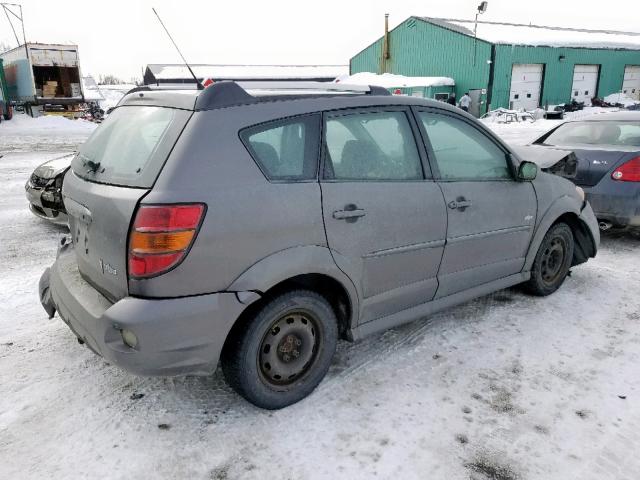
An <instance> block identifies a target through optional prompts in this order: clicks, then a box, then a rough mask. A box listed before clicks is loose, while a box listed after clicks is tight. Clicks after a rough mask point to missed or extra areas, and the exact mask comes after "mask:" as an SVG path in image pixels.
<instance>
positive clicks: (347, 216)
mask: <svg viewBox="0 0 640 480" xmlns="http://www.w3.org/2000/svg"><path fill="white" fill-rule="evenodd" d="M366 214H367V212H365V211H364V210H363V209H361V208H358V207H357V206H356V205H354V204H352V203H350V204H349V205H345V207H344V210H336V211H335V212H333V218H335V219H336V220H346V221H352V222H355V221H356V220H357V219H358V218H360V217H364V216H365V215H366Z"/></svg>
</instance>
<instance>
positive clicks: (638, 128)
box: [542, 120, 640, 146]
mask: <svg viewBox="0 0 640 480" xmlns="http://www.w3.org/2000/svg"><path fill="white" fill-rule="evenodd" d="M542 143H544V144H545V145H557V146H566V145H576V144H586V145H625V146H640V122H620V121H612V120H611V121H610V120H607V121H597V122H594V121H591V122H568V123H565V124H563V125H560V126H559V127H558V128H557V129H556V130H554V131H553V132H551V134H550V135H549V136H548V137H546V138H545V139H543V140H542Z"/></svg>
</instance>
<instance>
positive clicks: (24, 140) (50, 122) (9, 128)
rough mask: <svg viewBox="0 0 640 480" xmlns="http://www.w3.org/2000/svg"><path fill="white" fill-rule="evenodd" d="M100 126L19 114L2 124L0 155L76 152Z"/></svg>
mask: <svg viewBox="0 0 640 480" xmlns="http://www.w3.org/2000/svg"><path fill="white" fill-rule="evenodd" d="M97 126H98V125H97V124H96V123H92V122H87V121H86V120H69V119H67V118H65V117H60V116H42V117H38V118H31V117H30V116H28V115H25V114H23V113H16V114H14V116H13V119H12V120H10V121H7V122H2V123H0V153H5V152H12V151H14V152H20V151H22V152H32V151H37V150H47V151H61V150H64V151H73V150H76V149H77V148H78V145H80V144H82V143H83V142H84V141H85V140H86V139H87V137H88V136H89V135H91V132H93V130H94V129H95V128H96V127H97Z"/></svg>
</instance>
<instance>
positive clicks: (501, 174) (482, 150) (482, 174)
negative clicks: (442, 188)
mask: <svg viewBox="0 0 640 480" xmlns="http://www.w3.org/2000/svg"><path fill="white" fill-rule="evenodd" d="M419 117H420V120H421V122H422V124H423V125H424V129H425V130H426V132H427V136H428V137H429V141H430V142H431V147H432V149H433V153H434V156H435V162H436V164H437V166H438V170H439V171H440V177H441V178H442V179H444V180H491V179H510V178H512V177H511V173H510V169H509V164H508V163H507V157H506V155H505V153H504V152H503V151H502V149H500V148H499V147H498V146H497V145H496V144H495V143H494V142H493V141H491V140H490V139H489V138H487V137H486V136H485V135H483V134H482V133H481V132H480V131H479V130H477V129H476V128H474V127H473V126H471V125H470V124H468V123H467V122H464V121H462V120H459V119H457V118H454V117H451V116H448V115H441V114H437V113H430V112H420V113H419Z"/></svg>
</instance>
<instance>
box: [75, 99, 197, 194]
mask: <svg viewBox="0 0 640 480" xmlns="http://www.w3.org/2000/svg"><path fill="white" fill-rule="evenodd" d="M190 114H191V112H189V111H186V110H178V109H175V108H165V107H149V106H134V107H128V106H127V107H120V108H116V109H115V110H114V111H113V113H112V114H111V115H109V117H108V118H107V119H106V121H105V122H104V123H103V124H102V125H100V127H98V128H97V129H96V130H95V132H93V134H92V135H91V136H90V137H89V139H88V140H87V141H86V142H85V143H84V145H82V147H81V148H80V151H79V152H78V155H77V156H76V157H75V158H74V160H73V162H72V163H71V167H72V169H73V171H74V173H75V174H76V175H78V176H79V177H81V178H84V179H86V180H90V181H93V182H98V183H108V184H113V185H126V186H132V187H143V188H150V187H151V186H152V185H153V182H155V179H156V177H157V176H158V174H159V173H160V170H161V169H162V166H163V165H164V162H165V160H166V159H167V156H168V155H169V152H170V151H171V149H172V148H173V145H174V144H175V142H176V140H177V139H178V136H179V135H180V132H181V131H182V129H183V128H184V125H185V124H186V122H187V120H188V119H189V116H190Z"/></svg>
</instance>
